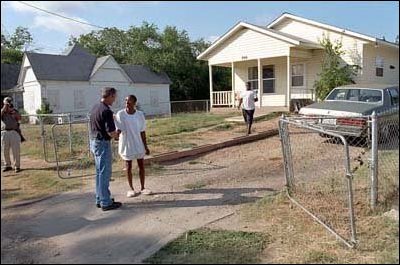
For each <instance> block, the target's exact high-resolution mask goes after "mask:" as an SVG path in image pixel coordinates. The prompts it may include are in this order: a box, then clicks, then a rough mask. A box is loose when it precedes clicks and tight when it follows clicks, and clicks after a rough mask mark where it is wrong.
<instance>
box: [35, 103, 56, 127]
mask: <svg viewBox="0 0 400 265" xmlns="http://www.w3.org/2000/svg"><path fill="white" fill-rule="evenodd" d="M52 113H53V111H52V110H51V109H50V104H49V103H48V102H43V103H42V105H41V106H40V109H38V110H36V114H39V115H40V114H52ZM41 118H42V120H43V123H46V124H50V123H54V118H53V117H41Z"/></svg>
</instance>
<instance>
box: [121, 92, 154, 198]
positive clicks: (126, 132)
mask: <svg viewBox="0 0 400 265" xmlns="http://www.w3.org/2000/svg"><path fill="white" fill-rule="evenodd" d="M136 104H137V98H136V96H134V95H129V96H127V97H126V98H125V109H122V110H120V111H118V112H117V115H116V116H115V123H116V126H117V129H118V130H119V131H120V132H121V134H120V138H119V142H118V152H119V155H120V156H121V158H122V159H123V160H124V161H125V169H126V174H127V177H128V184H129V186H130V188H131V190H129V191H128V192H127V194H126V196H127V197H134V196H136V195H138V194H140V193H141V194H144V195H150V194H152V191H151V190H149V189H146V188H145V167H144V156H145V155H148V154H150V151H149V148H148V147H147V141H146V131H145V130H146V120H145V117H144V114H143V112H142V111H140V110H137V109H136ZM133 159H136V161H137V165H138V167H139V178H140V185H141V189H140V191H135V189H134V188H133V184H132V160H133Z"/></svg>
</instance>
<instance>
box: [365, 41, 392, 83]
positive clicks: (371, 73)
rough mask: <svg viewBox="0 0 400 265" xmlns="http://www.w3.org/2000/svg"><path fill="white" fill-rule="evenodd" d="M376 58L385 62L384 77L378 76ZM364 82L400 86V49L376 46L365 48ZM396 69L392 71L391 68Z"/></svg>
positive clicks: (366, 46)
mask: <svg viewBox="0 0 400 265" xmlns="http://www.w3.org/2000/svg"><path fill="white" fill-rule="evenodd" d="M376 56H380V57H382V58H383V60H384V65H383V67H384V68H383V77H380V76H376ZM363 57H364V63H363V69H362V81H363V82H365V83H382V84H399V49H390V48H387V47H382V46H378V47H375V45H372V44H370V45H365V46H364V54H363ZM391 65H392V66H394V69H390V66H391Z"/></svg>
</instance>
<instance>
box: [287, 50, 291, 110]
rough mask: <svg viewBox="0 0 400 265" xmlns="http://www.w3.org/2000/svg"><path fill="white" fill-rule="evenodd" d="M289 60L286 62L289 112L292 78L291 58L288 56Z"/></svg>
mask: <svg viewBox="0 0 400 265" xmlns="http://www.w3.org/2000/svg"><path fill="white" fill-rule="evenodd" d="M286 58H287V60H286V64H287V71H286V75H287V78H286V79H287V81H286V83H287V84H286V86H287V91H286V107H288V108H289V110H290V83H291V82H290V81H291V78H290V56H289V55H288V56H287V57H286Z"/></svg>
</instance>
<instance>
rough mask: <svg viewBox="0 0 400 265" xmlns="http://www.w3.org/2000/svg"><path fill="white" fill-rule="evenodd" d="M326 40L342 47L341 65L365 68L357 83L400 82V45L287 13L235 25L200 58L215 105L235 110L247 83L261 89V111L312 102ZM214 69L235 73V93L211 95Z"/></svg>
mask: <svg viewBox="0 0 400 265" xmlns="http://www.w3.org/2000/svg"><path fill="white" fill-rule="evenodd" d="M323 36H327V37H328V38H329V39H330V40H331V41H333V42H335V41H340V42H341V43H342V45H343V50H344V51H345V53H344V54H343V55H342V56H341V57H342V59H343V62H342V63H343V64H344V63H347V64H350V65H358V66H360V67H361V69H360V70H359V71H358V74H357V76H356V77H355V80H354V81H355V82H356V83H383V84H398V83H399V45H398V44H394V43H391V42H387V41H385V40H381V39H377V38H374V37H370V36H367V35H364V34H360V33H356V32H353V31H350V30H347V29H342V28H338V27H334V26H330V25H327V24H323V23H319V22H316V21H313V20H309V19H305V18H302V17H298V16H295V15H292V14H288V13H284V14H282V15H281V16H280V17H278V18H277V19H275V20H274V21H272V22H271V23H270V24H269V25H267V26H256V25H252V24H249V23H245V22H239V23H237V24H236V25H235V26H234V27H233V28H231V29H230V30H229V31H228V32H227V33H225V34H224V35H223V36H221V37H220V38H219V39H217V40H216V41H215V42H214V43H213V44H212V45H211V46H210V47H209V48H208V49H206V50H205V51H204V52H203V53H201V54H200V55H199V56H198V57H197V59H199V60H205V61H208V65H209V76H210V101H211V106H212V107H215V106H234V105H235V100H234V98H235V97H234V95H235V93H237V92H239V91H243V90H245V83H246V82H247V81H250V82H251V83H252V88H253V89H257V93H258V98H259V101H258V102H257V103H256V104H257V105H258V107H264V106H281V107H289V106H290V103H291V102H292V99H307V98H309V99H314V95H315V93H314V89H313V85H314V81H315V80H317V78H318V75H317V74H318V73H320V71H321V65H322V60H323V56H324V50H323V48H322V47H321V45H320V44H319V41H320V40H321V39H322V38H323ZM213 66H214V67H216V66H217V67H230V68H231V69H232V91H213V82H212V70H213Z"/></svg>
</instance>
